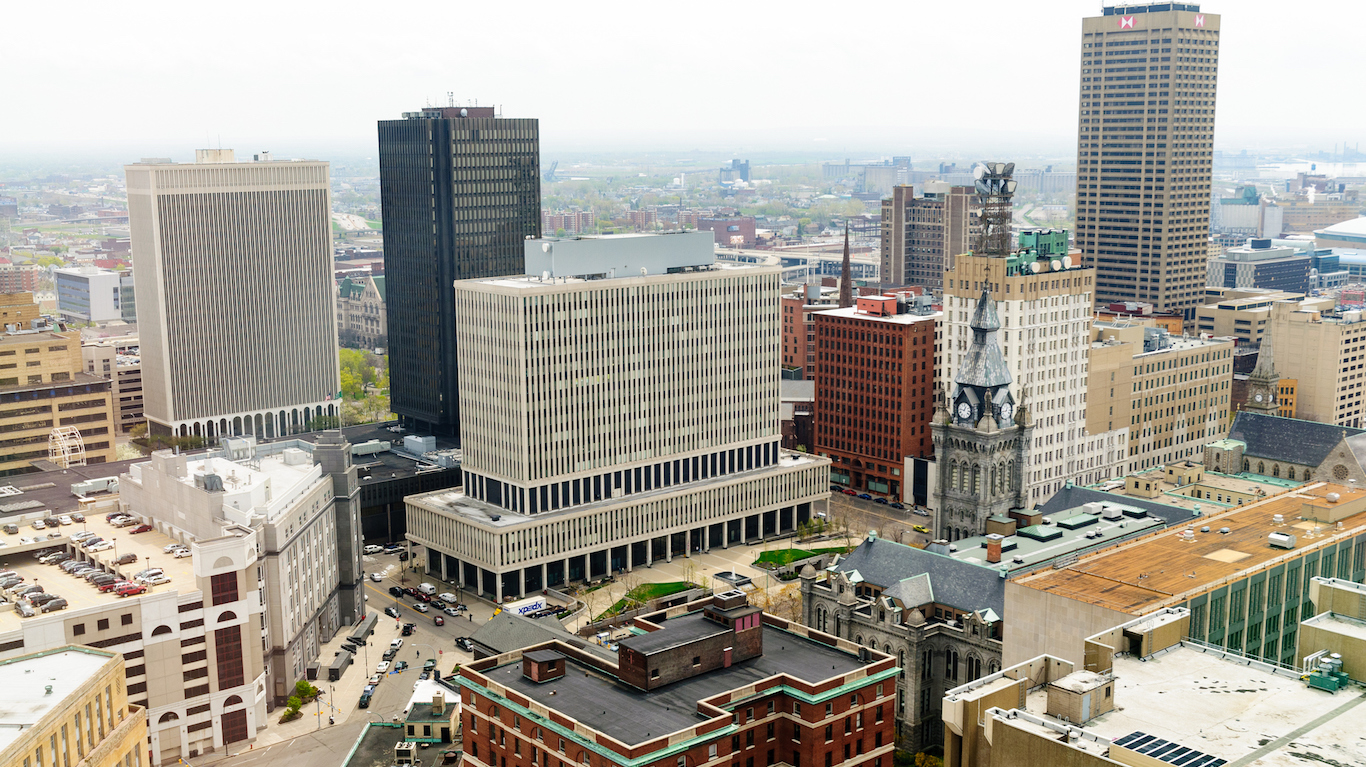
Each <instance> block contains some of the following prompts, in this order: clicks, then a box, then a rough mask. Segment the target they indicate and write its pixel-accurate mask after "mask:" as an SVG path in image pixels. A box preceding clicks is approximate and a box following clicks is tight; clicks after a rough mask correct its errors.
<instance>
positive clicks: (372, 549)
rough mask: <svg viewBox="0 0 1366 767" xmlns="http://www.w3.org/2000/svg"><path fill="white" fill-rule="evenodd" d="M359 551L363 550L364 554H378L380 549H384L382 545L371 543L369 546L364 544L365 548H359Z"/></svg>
mask: <svg viewBox="0 0 1366 767" xmlns="http://www.w3.org/2000/svg"><path fill="white" fill-rule="evenodd" d="M361 551H363V552H365V553H366V554H378V553H380V552H381V551H384V547H383V546H377V545H375V544H373V543H372V544H370V545H369V546H366V547H365V548H363V549H361Z"/></svg>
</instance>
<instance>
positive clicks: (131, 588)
mask: <svg viewBox="0 0 1366 767" xmlns="http://www.w3.org/2000/svg"><path fill="white" fill-rule="evenodd" d="M146 592H147V587H146V586H143V585H140V584H137V583H128V584H125V585H123V586H121V587H120V588H118V589H115V590H114V593H115V594H118V595H119V596H121V597H131V596H133V595H135V594H145V593H146Z"/></svg>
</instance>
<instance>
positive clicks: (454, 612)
mask: <svg viewBox="0 0 1366 767" xmlns="http://www.w3.org/2000/svg"><path fill="white" fill-rule="evenodd" d="M441 612H443V613H445V614H447V615H449V616H451V617H452V618H459V617H460V611H459V610H457V609H455V608H454V607H447V608H446V609H445V610H442V611H441Z"/></svg>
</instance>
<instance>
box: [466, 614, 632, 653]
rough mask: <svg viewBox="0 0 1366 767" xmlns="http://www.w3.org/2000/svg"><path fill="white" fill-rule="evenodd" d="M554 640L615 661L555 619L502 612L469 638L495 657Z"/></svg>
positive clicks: (603, 650) (599, 647) (597, 646)
mask: <svg viewBox="0 0 1366 767" xmlns="http://www.w3.org/2000/svg"><path fill="white" fill-rule="evenodd" d="M552 639H557V640H559V641H561V642H566V643H568V644H570V645H573V646H575V647H579V648H580V649H586V650H588V651H589V652H593V653H595V654H597V655H601V656H603V657H604V658H611V659H615V658H616V654H615V653H611V652H608V651H607V650H606V649H604V648H603V647H602V646H601V645H598V644H596V643H594V642H588V641H586V640H584V639H581V638H580V637H577V636H574V635H573V634H570V633H569V632H568V631H566V630H565V628H564V626H562V625H560V622H559V621H558V620H556V619H555V618H541V619H533V618H526V617H523V616H521V615H515V614H513V613H509V612H501V613H499V614H497V615H495V616H493V617H492V618H490V619H489V621H488V622H487V623H485V624H484V625H482V626H480V627H479V629H478V630H477V631H475V632H474V633H473V634H471V635H470V641H471V642H474V643H476V644H478V645H482V646H483V647H485V648H487V649H489V650H491V651H492V652H493V654H495V655H501V654H502V653H505V652H512V651H513V650H520V649H522V648H523V647H530V646H531V645H534V644H540V643H541V642H548V641H550V640H552Z"/></svg>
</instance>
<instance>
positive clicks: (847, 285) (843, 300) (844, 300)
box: [840, 221, 854, 309]
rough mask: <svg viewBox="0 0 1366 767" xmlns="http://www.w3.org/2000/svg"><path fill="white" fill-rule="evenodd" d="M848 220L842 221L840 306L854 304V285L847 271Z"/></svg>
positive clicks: (848, 269) (848, 270)
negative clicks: (842, 255) (842, 262)
mask: <svg viewBox="0 0 1366 767" xmlns="http://www.w3.org/2000/svg"><path fill="white" fill-rule="evenodd" d="M850 271H851V270H850V268H849V222H848V221H845V222H844V265H843V266H842V267H840V308H841V309H843V308H845V307H849V306H853V305H854V285H853V281H852V280H851V279H850V276H849V273H850Z"/></svg>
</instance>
